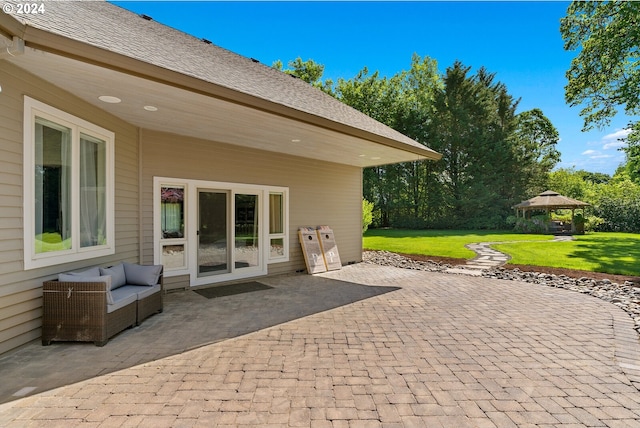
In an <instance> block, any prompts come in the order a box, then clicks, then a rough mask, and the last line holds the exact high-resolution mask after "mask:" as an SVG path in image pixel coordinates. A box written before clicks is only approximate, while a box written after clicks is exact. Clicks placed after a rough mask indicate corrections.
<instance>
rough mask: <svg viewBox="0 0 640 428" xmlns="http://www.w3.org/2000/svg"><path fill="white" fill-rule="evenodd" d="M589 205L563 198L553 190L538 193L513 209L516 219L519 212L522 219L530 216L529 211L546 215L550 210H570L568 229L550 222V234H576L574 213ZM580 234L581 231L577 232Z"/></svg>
mask: <svg viewBox="0 0 640 428" xmlns="http://www.w3.org/2000/svg"><path fill="white" fill-rule="evenodd" d="M588 206H589V204H588V203H586V202H582V201H578V200H577V199H572V198H569V197H567V196H563V195H561V194H559V193H558V192H554V191H553V190H547V191H546V192H542V193H540V194H539V195H538V196H535V197H533V198H531V199H528V200H526V201H523V202H520V203H519V204H518V205H515V206H514V207H513V208H514V209H515V210H516V217H520V212H522V217H523V218H526V217H527V213H529V214H530V211H538V210H540V211H546V212H547V215H548V214H549V212H550V211H552V210H559V209H568V210H571V224H570V229H569V228H566V227H565V226H569V225H564V224H562V223H561V222H552V224H551V225H550V231H551V232H576V228H575V224H574V221H573V217H574V213H575V210H576V209H582V210H584V208H585V207H588ZM577 232H582V231H577Z"/></svg>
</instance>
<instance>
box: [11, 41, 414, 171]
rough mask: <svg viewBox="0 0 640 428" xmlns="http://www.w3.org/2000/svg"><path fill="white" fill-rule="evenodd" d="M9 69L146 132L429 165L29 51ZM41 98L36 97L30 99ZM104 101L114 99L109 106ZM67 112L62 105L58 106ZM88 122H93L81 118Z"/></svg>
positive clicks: (351, 161) (321, 156) (317, 155)
mask: <svg viewBox="0 0 640 428" xmlns="http://www.w3.org/2000/svg"><path fill="white" fill-rule="evenodd" d="M10 61H11V62H12V63H14V64H16V65H17V66H19V67H21V68H24V69H25V70H27V71H29V72H31V73H33V74H35V75H36V76H38V77H40V78H42V79H44V80H46V81H48V82H51V83H52V84H54V85H56V86H58V87H60V88H62V89H64V90H66V91H68V92H70V93H72V94H73V95H75V96H77V97H79V98H81V99H83V100H85V101H87V102H88V103H90V104H93V105H95V106H97V107H99V108H100V109H102V110H105V111H107V112H109V113H111V114H113V115H115V116H117V117H119V118H121V119H122V120H124V121H126V122H128V123H131V124H133V125H135V126H138V127H140V128H143V129H151V130H157V131H163V132H168V133H173V134H178V135H184V136H188V137H194V138H199V139H204V140H210V141H213V142H220V143H227V144H233V145H237V146H242V147H247V148H253V149H260V150H268V151H272V152H278V153H287V154H290V155H294V156H301V157H305V158H312V159H318V160H323V161H328V162H336V163H341V164H347V165H353V166H358V167H366V166H374V165H382V164H389V163H397V162H404V161H411V160H420V159H424V157H422V156H420V155H417V154H414V153H410V152H407V151H404V150H399V149H395V148H392V147H388V146H385V145H382V144H379V143H375V142H371V141H368V140H363V139H360V138H357V137H353V136H350V135H346V134H342V133H339V132H336V131H333V130H329V129H326V128H323V127H319V126H315V125H312V124H309V123H304V122H300V121H296V120H292V119H289V118H286V117H283V116H279V115H276V114H272V113H268V112H264V111H261V110H256V109H253V108H251V107H247V106H243V105H240V104H236V103H232V102H228V101H224V100H221V99H217V98H213V97H209V96H205V95H202V94H198V93H194V92H191V91H187V90H183V89H180V88H176V87H173V86H169V85H165V84H162V83H157V82H154V81H150V80H146V79H143V78H140V77H136V76H131V75H128V74H124V73H121V72H118V71H113V70H110V69H105V68H102V67H98V66H95V65H92V64H88V63H84V62H80V61H77V60H74V59H70V58H66V57H62V56H58V55H55V54H51V53H45V52H42V51H39V50H36V49H32V48H27V49H25V54H24V55H21V56H18V57H14V58H12V59H10ZM30 95H32V96H33V97H35V98H37V94H30ZM101 96H109V97H116V98H119V99H120V100H121V102H119V103H105V102H102V101H100V100H99V97H101ZM56 107H58V108H61V109H64V105H63V103H61V105H59V106H56ZM84 119H86V120H91V118H84Z"/></svg>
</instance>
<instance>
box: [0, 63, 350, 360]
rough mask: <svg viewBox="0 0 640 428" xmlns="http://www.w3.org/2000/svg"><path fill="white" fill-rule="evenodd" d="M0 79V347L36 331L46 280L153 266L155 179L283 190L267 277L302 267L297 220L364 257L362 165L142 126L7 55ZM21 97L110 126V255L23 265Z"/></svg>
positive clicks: (171, 281) (180, 281) (345, 254)
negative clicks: (282, 220)
mask: <svg viewBox="0 0 640 428" xmlns="http://www.w3.org/2000/svg"><path fill="white" fill-rule="evenodd" d="M0 84H1V85H2V91H1V92H0V183H2V185H1V186H0V196H1V198H0V218H2V221H1V222H0V354H3V353H5V352H7V351H9V350H11V349H14V348H16V347H18V346H21V345H23V344H25V343H28V342H30V341H32V340H37V339H39V338H40V335H41V325H42V321H41V316H42V309H41V308H42V282H43V281H45V280H49V279H52V278H55V276H56V275H57V274H58V273H60V272H66V271H70V270H80V269H83V268H86V267H90V266H96V265H99V266H106V265H109V264H113V263H116V262H119V261H125V260H126V261H131V262H141V263H145V264H149V263H153V248H154V242H153V177H154V176H163V177H167V176H169V177H175V178H183V179H194V180H207V181H224V182H232V183H249V184H256V185H270V186H282V187H288V189H289V248H290V258H289V261H287V262H282V263H274V264H270V265H268V271H269V274H270V275H273V274H278V273H285V272H293V271H296V270H301V269H305V263H304V259H303V255H302V251H301V249H300V244H299V242H298V235H297V230H298V228H299V227H300V226H318V225H329V226H331V227H332V228H333V230H334V232H335V236H336V241H337V245H338V248H339V251H340V256H341V259H342V262H343V263H347V262H350V261H360V260H361V257H362V239H361V219H362V215H361V195H362V188H361V183H362V179H361V177H362V172H361V169H360V168H358V167H352V166H346V165H341V164H337V163H331V162H318V161H314V160H312V159H306V158H299V157H294V156H290V155H286V154H278V153H272V152H266V151H260V150H247V149H243V148H240V147H236V146H232V145H226V144H221V143H215V142H211V141H204V140H197V139H193V138H185V137H181V136H177V135H172V134H166V133H160V132H155V131H152V130H140V129H138V128H137V127H135V126H133V125H131V124H128V123H126V122H125V121H123V120H120V119H118V118H116V117H114V116H112V115H110V114H108V113H106V112H105V111H103V110H101V109H99V108H98V107H95V106H93V105H90V104H88V103H86V102H84V101H82V100H80V99H79V98H77V97H75V96H73V95H72V94H70V93H68V92H66V91H63V90H61V89H60V88H58V87H56V86H53V85H51V84H49V83H47V82H45V81H44V80H41V79H39V78H37V77H35V76H33V75H32V74H29V73H28V72H27V71H26V70H23V69H21V68H19V67H16V66H14V65H12V64H10V63H8V62H6V61H0ZM25 95H27V96H29V97H31V98H34V99H36V100H39V101H41V102H43V103H45V104H48V105H50V106H52V107H55V108H57V109H60V110H62V111H64V112H66V113H69V114H71V115H74V116H77V117H78V118H81V119H84V120H86V121H89V122H91V123H93V124H95V125H97V126H100V127H103V128H105V129H107V130H109V131H112V132H114V133H115V207H114V209H115V254H113V255H111V256H105V257H99V258H92V259H88V260H82V261H77V262H73V263H65V264H59V265H54V266H48V267H43V268H37V269H30V270H24V260H23V258H24V254H23V251H24V244H23V233H24V231H23V226H24V224H23V223H24V220H23V211H24V205H23V188H22V183H23V146H24V141H23V140H24V138H23V114H24V96H25ZM339 156H340V153H336V158H338V157H339ZM185 281H187V283H186V284H185ZM165 284H168V285H169V286H170V287H181V286H188V279H187V278H186V277H182V278H181V277H175V278H167V279H166V281H165Z"/></svg>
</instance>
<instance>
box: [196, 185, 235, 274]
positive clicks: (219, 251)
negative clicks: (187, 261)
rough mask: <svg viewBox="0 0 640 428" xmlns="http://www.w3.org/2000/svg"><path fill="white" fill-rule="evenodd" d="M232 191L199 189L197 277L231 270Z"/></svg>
mask: <svg viewBox="0 0 640 428" xmlns="http://www.w3.org/2000/svg"><path fill="white" fill-rule="evenodd" d="M228 205H229V192H226V191H219V190H206V189H199V190H198V217H199V219H198V231H197V235H198V277H203V276H210V275H218V274H221V273H229V272H230V260H229V257H230V254H229V242H230V230H229V227H228V223H229V220H228V218H229V215H228V214H229V208H228Z"/></svg>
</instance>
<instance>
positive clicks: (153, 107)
mask: <svg viewBox="0 0 640 428" xmlns="http://www.w3.org/2000/svg"><path fill="white" fill-rule="evenodd" d="M144 109H145V110H146V111H158V107H156V106H144Z"/></svg>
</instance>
